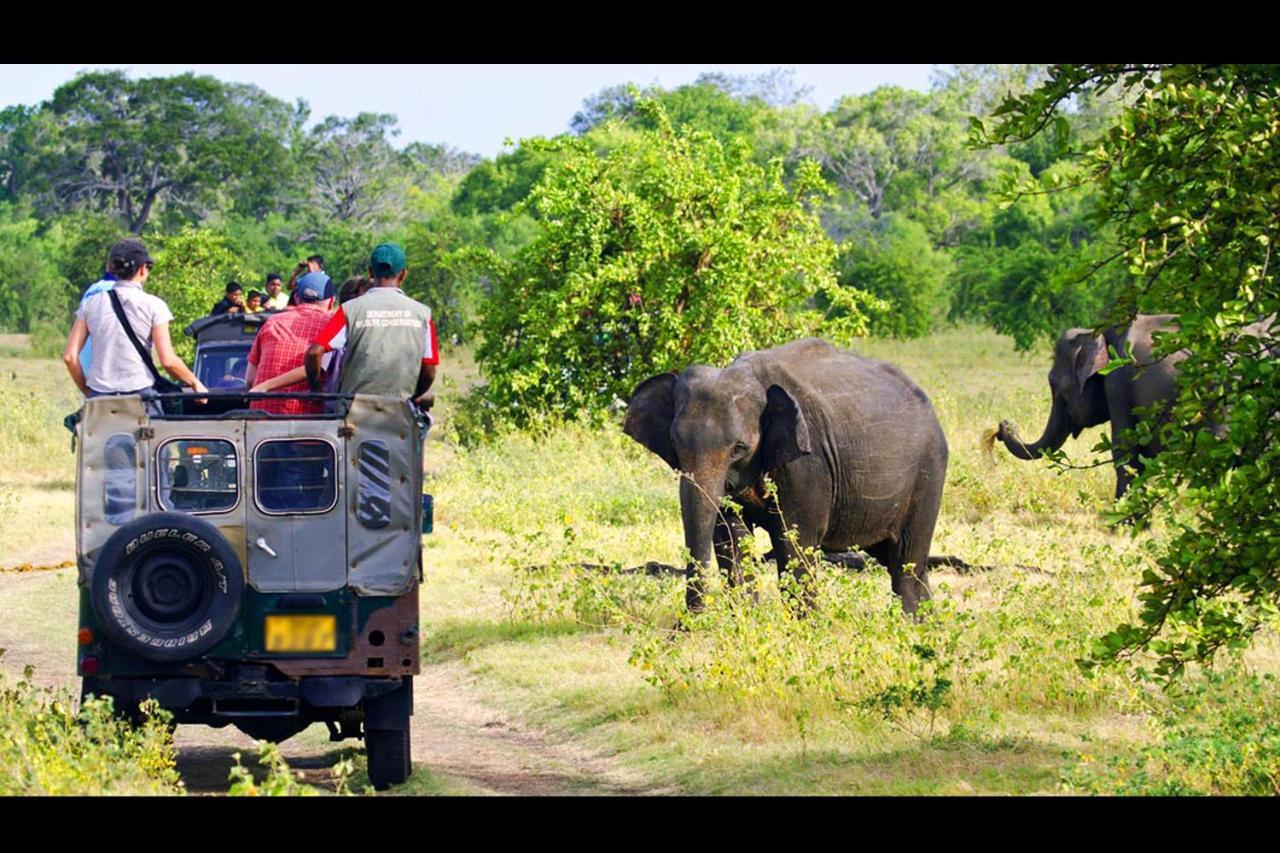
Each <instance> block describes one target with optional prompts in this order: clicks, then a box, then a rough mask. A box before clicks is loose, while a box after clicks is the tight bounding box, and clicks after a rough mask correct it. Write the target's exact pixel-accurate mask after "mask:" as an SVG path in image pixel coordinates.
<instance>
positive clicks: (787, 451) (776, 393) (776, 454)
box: [760, 385, 809, 471]
mask: <svg viewBox="0 0 1280 853" xmlns="http://www.w3.org/2000/svg"><path fill="white" fill-rule="evenodd" d="M765 397H766V402H765V406H764V413H763V414H761V415H760V470H762V471H772V470H773V469H774V468H777V467H779V466H781V465H786V464H787V463H788V462H790V461H791V460H792V459H796V458H798V457H800V456H804V455H806V454H807V453H808V452H809V425H808V424H807V423H805V419H804V413H803V412H801V411H800V405H799V404H798V403H797V402H796V398H795V397H793V396H791V393H790V392H789V391H787V389H785V388H783V387H782V386H781V385H770V386H769V390H768V391H766V392H765Z"/></svg>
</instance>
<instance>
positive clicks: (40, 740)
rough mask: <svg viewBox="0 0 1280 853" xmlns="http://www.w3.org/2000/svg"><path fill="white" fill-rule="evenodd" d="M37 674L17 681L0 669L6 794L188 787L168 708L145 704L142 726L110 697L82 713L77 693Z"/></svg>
mask: <svg viewBox="0 0 1280 853" xmlns="http://www.w3.org/2000/svg"><path fill="white" fill-rule="evenodd" d="M31 677H32V668H31V667H29V666H28V667H27V668H26V669H25V670H24V671H23V675H22V678H20V679H18V681H16V682H14V681H13V680H12V679H10V678H9V677H8V676H6V675H5V673H4V672H2V671H0V795H13V794H19V795H33V794H42V795H48V794H75V795H86V794H177V793H181V792H182V782H181V781H180V780H179V778H178V772H177V770H176V769H174V759H175V758H176V756H177V751H176V750H175V748H174V746H173V739H172V737H171V736H170V734H169V726H168V720H169V715H168V714H167V713H166V712H164V711H162V710H160V709H159V707H158V706H156V705H154V703H152V704H151V705H150V707H147V706H144V709H143V710H144V713H146V715H147V716H146V718H145V721H144V723H143V725H142V727H141V728H139V729H134V728H132V727H131V726H130V725H129V724H127V723H125V722H123V721H121V720H119V719H118V718H116V717H115V716H113V714H112V712H111V700H110V699H92V700H90V701H88V702H86V703H85V704H84V706H83V707H82V708H81V709H80V710H79V712H78V713H77V712H76V711H74V710H73V708H74V702H73V701H72V699H71V697H70V696H69V695H67V694H66V693H65V692H63V691H56V690H52V689H50V688H42V687H37V686H36V685H35V684H33V683H32V681H31Z"/></svg>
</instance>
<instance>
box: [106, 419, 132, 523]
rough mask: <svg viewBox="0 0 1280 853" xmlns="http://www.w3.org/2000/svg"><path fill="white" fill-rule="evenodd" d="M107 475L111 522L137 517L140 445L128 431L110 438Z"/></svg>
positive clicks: (108, 506)
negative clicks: (135, 515)
mask: <svg viewBox="0 0 1280 853" xmlns="http://www.w3.org/2000/svg"><path fill="white" fill-rule="evenodd" d="M106 457H107V476H106V477H105V479H104V480H103V484H102V492H103V494H102V509H103V515H105V516H106V518H107V523H109V524H124V523H125V522H127V521H132V520H133V515H134V512H135V511H136V509H137V505H138V446H137V444H136V443H135V442H134V440H133V436H132V435H130V434H128V433H120V434H119V435H113V436H111V437H110V438H108V439H107V446H106Z"/></svg>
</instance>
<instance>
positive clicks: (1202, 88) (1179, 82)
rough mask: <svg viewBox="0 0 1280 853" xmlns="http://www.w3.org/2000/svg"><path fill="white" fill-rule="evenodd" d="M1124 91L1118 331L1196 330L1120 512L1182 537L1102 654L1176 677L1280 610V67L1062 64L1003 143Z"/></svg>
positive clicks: (1117, 132)
mask: <svg viewBox="0 0 1280 853" xmlns="http://www.w3.org/2000/svg"><path fill="white" fill-rule="evenodd" d="M1111 89H1119V90H1121V91H1124V92H1126V93H1127V95H1128V97H1129V98H1130V100H1131V105H1130V106H1129V107H1128V108H1126V109H1125V110H1124V112H1123V113H1122V114H1121V116H1120V120H1119V122H1118V123H1117V125H1116V126H1115V127H1113V128H1112V129H1111V130H1110V131H1109V132H1108V133H1107V134H1106V135H1105V136H1104V137H1103V139H1102V141H1101V142H1100V144H1099V145H1098V146H1097V148H1095V149H1094V150H1092V151H1090V152H1089V153H1088V157H1087V160H1086V166H1087V170H1086V171H1087V177H1088V178H1089V180H1090V181H1091V182H1092V184H1093V186H1094V187H1095V188H1096V191H1097V193H1098V201H1097V204H1098V214H1099V216H1100V218H1102V219H1105V220H1106V221H1108V222H1109V223H1110V224H1111V225H1112V226H1114V228H1115V231H1116V237H1117V240H1118V243H1119V248H1120V249H1121V250H1122V252H1123V259H1124V262H1125V263H1126V264H1127V266H1128V271H1129V273H1130V274H1131V275H1132V276H1134V277H1135V280H1136V283H1135V284H1134V285H1132V286H1130V287H1128V288H1127V289H1125V290H1124V291H1123V293H1122V294H1121V296H1120V298H1119V300H1118V302H1117V304H1116V306H1115V309H1114V310H1113V311H1112V314H1111V319H1112V320H1121V319H1123V318H1125V317H1131V316H1132V315H1133V313H1134V312H1137V311H1141V310H1147V311H1151V310H1153V309H1154V310H1159V311H1168V312H1173V313H1176V314H1178V315H1179V317H1180V329H1179V330H1178V332H1176V333H1174V334H1170V335H1167V336H1163V337H1162V339H1161V341H1160V342H1159V345H1158V346H1159V351H1160V352H1164V353H1169V352H1174V351H1177V350H1180V349H1187V350H1188V351H1189V352H1190V356H1189V357H1188V358H1187V360H1186V361H1184V362H1183V363H1182V364H1181V365H1180V367H1179V371H1180V378H1179V385H1180V387H1181V392H1180V397H1179V400H1178V402H1177V404H1176V405H1175V406H1174V407H1173V409H1172V412H1171V416H1170V418H1169V426H1168V427H1167V428H1165V429H1164V430H1163V435H1162V439H1163V444H1164V446H1165V450H1164V452H1163V453H1162V454H1161V455H1160V456H1159V457H1158V458H1157V459H1156V460H1153V461H1152V462H1151V464H1150V465H1149V466H1148V467H1147V470H1146V473H1145V475H1144V476H1143V477H1141V478H1139V479H1138V481H1137V482H1136V484H1135V487H1134V488H1132V489H1131V490H1130V491H1129V493H1128V495H1127V496H1126V499H1125V501H1124V503H1123V504H1122V505H1121V507H1120V511H1119V515H1120V516H1121V517H1123V518H1126V519H1128V520H1131V521H1138V522H1145V521H1149V520H1151V519H1156V518H1160V519H1168V520H1169V521H1170V522H1171V525H1170V526H1171V529H1172V531H1173V532H1172V534H1171V535H1170V536H1169V538H1168V540H1167V542H1166V543H1165V545H1164V546H1163V549H1162V553H1161V554H1160V555H1159V558H1158V560H1157V565H1156V566H1155V567H1154V568H1152V569H1150V570H1148V571H1147V572H1146V573H1144V575H1143V578H1142V584H1143V591H1142V593H1141V595H1140V599H1141V601H1142V610H1141V613H1140V615H1139V619H1138V620H1137V622H1136V624H1131V623H1126V624H1123V625H1122V626H1120V627H1119V628H1118V629H1117V630H1115V631H1113V632H1112V633H1110V634H1109V635H1107V637H1105V638H1104V640H1103V641H1102V643H1101V644H1100V647H1099V649H1098V650H1097V657H1098V658H1099V659H1101V660H1110V659H1114V658H1117V657H1127V656H1130V655H1132V654H1133V653H1134V652H1135V650H1139V649H1145V648H1150V649H1152V650H1154V651H1155V652H1157V654H1158V656H1159V663H1158V666H1157V673H1158V674H1160V675H1161V676H1165V677H1172V676H1175V675H1177V674H1179V673H1180V672H1181V671H1182V669H1183V667H1184V665H1185V664H1186V662H1188V661H1192V660H1204V659H1207V658H1209V657H1211V656H1212V655H1213V654H1214V653H1215V652H1216V651H1217V650H1218V649H1220V648H1222V647H1224V646H1226V647H1234V648H1240V647H1243V646H1245V645H1247V644H1248V642H1249V641H1250V639H1251V638H1252V636H1253V635H1254V634H1255V633H1256V632H1257V631H1258V630H1259V629H1260V628H1261V627H1262V626H1263V625H1265V624H1267V623H1268V622H1271V621H1273V620H1274V619H1275V618H1276V616H1277V615H1280V573H1277V571H1276V568H1277V566H1280V484H1278V483H1277V480H1276V478H1275V476H1274V474H1275V472H1276V470H1278V469H1280V382H1277V381H1276V380H1277V365H1276V362H1275V360H1274V358H1273V357H1271V356H1273V355H1274V354H1275V353H1277V352H1278V351H1280V330H1277V329H1276V328H1274V327H1273V328H1272V329H1271V330H1270V331H1266V332H1261V333H1260V332H1257V331H1253V332H1247V331H1246V329H1245V327H1246V326H1249V325H1250V324H1254V323H1257V322H1258V321H1260V320H1263V318H1267V317H1272V316H1274V315H1275V314H1276V312H1277V310H1280V288H1277V286H1276V274H1275V263H1274V258H1273V257H1272V255H1273V251H1274V245H1275V241H1276V239H1277V238H1278V237H1280V207H1278V206H1277V204H1276V201H1277V196H1278V194H1280V189H1278V188H1277V185H1276V182H1275V177H1274V176H1275V174H1276V172H1277V170H1280V67H1277V66H1271V65H1217V66H1179V65H1172V66H1157V65H1138V66H1120V65H1080V66H1077V65H1063V66H1056V67H1055V68H1054V69H1052V71H1051V72H1050V75H1049V78H1048V80H1047V81H1046V82H1045V83H1044V84H1043V85H1041V86H1040V87H1039V88H1038V89H1036V90H1034V91H1033V92H1031V93H1029V94H1027V95H1025V96H1022V97H1019V98H1013V97H1011V98H1009V99H1007V100H1006V101H1005V102H1004V104H1003V105H1002V106H1001V107H1000V108H999V109H998V110H997V115H998V116H999V119H998V121H997V122H996V123H995V125H994V127H993V128H992V130H991V131H990V133H989V135H988V137H987V138H988V139H989V140H992V141H995V142H1008V141H1011V140H1017V139H1025V138H1028V137H1031V136H1034V134H1035V133H1036V132H1037V131H1038V130H1039V129H1040V128H1042V127H1044V126H1045V125H1046V124H1048V123H1049V122H1050V121H1051V120H1053V118H1054V116H1055V114H1056V112H1057V110H1058V109H1059V107H1060V105H1061V104H1062V103H1063V102H1064V101H1067V100H1069V99H1070V98H1072V97H1073V96H1075V95H1076V94H1077V93H1082V92H1083V93H1091V92H1101V91H1107V90H1111ZM1117 257H1119V255H1117ZM1100 325H1101V324H1100ZM1149 423H1150V422H1148V425H1147V426H1140V427H1139V436H1138V437H1139V438H1141V439H1142V440H1143V443H1145V442H1146V441H1147V440H1148V439H1149V437H1150V434H1151V430H1152V428H1151V426H1150V425H1149ZM1189 427H1190V428H1189ZM1215 433H1216V434H1215ZM1224 433H1225V434H1224Z"/></svg>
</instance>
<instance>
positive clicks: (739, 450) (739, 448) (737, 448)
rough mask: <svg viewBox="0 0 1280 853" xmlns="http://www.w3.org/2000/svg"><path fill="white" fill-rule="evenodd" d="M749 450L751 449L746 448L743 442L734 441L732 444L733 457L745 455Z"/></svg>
mask: <svg viewBox="0 0 1280 853" xmlns="http://www.w3.org/2000/svg"><path fill="white" fill-rule="evenodd" d="M750 449H751V447H750V446H748V445H747V443H746V442H743V441H735V442H734V443H733V455H734V456H741V455H743V454H744V453H746V452H747V451H748V450H750Z"/></svg>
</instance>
